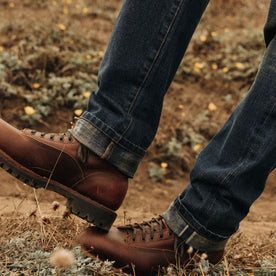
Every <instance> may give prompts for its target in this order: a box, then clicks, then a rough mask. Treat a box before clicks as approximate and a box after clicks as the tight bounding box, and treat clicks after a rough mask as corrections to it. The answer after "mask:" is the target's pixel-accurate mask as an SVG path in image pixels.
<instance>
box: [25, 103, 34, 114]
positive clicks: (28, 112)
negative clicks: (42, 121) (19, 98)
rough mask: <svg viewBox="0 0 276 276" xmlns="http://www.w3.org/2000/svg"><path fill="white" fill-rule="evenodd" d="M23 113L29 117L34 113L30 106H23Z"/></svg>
mask: <svg viewBox="0 0 276 276" xmlns="http://www.w3.org/2000/svg"><path fill="white" fill-rule="evenodd" d="M24 111H25V113H26V114H27V115H29V116H31V115H33V114H34V113H35V109H34V108H33V107H32V106H29V105H28V106H25V107H24Z"/></svg>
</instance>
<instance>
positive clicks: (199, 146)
mask: <svg viewBox="0 0 276 276" xmlns="http://www.w3.org/2000/svg"><path fill="white" fill-rule="evenodd" d="M202 149H203V146H202V145H201V144H197V145H195V146H194V147H193V150H194V151H199V150H202Z"/></svg>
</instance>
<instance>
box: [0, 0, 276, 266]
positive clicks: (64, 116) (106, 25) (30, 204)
mask: <svg viewBox="0 0 276 276" xmlns="http://www.w3.org/2000/svg"><path fill="white" fill-rule="evenodd" d="M0 2H1V1H0ZM2 2H3V1H2ZM15 2H16V1H15ZM88 2H89V1H88ZM90 2H91V3H90V4H91V5H94V6H99V7H101V8H102V10H103V11H104V10H105V9H106V7H108V8H109V10H112V11H113V12H114V13H115V14H116V13H118V11H119V8H120V5H121V1H119V2H117V1H111V0H104V1H90ZM222 2H223V1H222ZM249 2H250V3H252V2H254V5H255V6H254V5H250V4H248V3H249ZM225 3H228V4H225V5H226V6H224V5H223V4H216V5H215V4H211V5H210V6H209V7H208V9H207V12H206V14H205V16H204V17H203V19H202V21H201V23H200V26H199V29H198V30H197V32H196V34H195V39H197V38H198V37H199V35H200V34H201V33H202V32H203V30H204V29H208V30H213V31H215V32H217V33H220V32H223V30H224V29H225V28H231V29H232V30H239V29H242V28H244V27H245V26H247V27H248V28H249V29H250V28H252V29H255V28H260V29H261V28H262V26H263V24H264V22H265V18H266V13H267V9H268V4H269V1H252V0H250V1H225ZM230 4H232V6H231V5H230ZM252 6H254V7H252ZM234 7H237V8H236V9H234ZM15 12H16V11H15ZM4 13H5V11H4V10H1V11H0V17H1V18H3V15H4ZM42 14H43V10H41V11H39V10H36V13H32V11H31V10H30V9H28V7H27V8H26V10H23V11H22V9H21V12H19V13H18V11H17V16H16V17H17V19H16V20H19V18H20V17H22V18H23V17H24V18H25V17H26V15H28V16H31V20H34V21H35V20H36V19H37V18H39V17H40V16H42ZM103 14H104V13H100V14H94V15H93V14H92V15H91V16H89V17H84V18H78V19H77V20H79V21H80V22H81V24H82V25H83V27H84V28H87V29H88V28H89V27H91V26H92V27H93V28H94V29H95V30H96V35H97V41H98V45H99V47H101V48H102V49H103V50H104V48H105V46H106V43H107V42H108V38H109V36H110V33H111V30H112V25H113V24H114V20H115V19H114V18H113V17H112V18H110V17H104V16H103ZM243 14H246V15H247V16H243ZM13 16H15V15H14V14H13V11H10V12H9V18H10V19H9V20H12V18H13ZM249 17H250V18H251V21H250V22H248V20H249ZM227 18H228V19H227ZM1 20H3V19H1ZM6 20H8V19H6ZM218 22H219V23H218ZM248 88H249V85H248V84H247V83H246V85H244V84H243V81H242V80H240V81H236V82H234V83H229V82H227V83H226V82H223V81H218V80H216V81H214V82H213V81H212V80H210V81H209V82H207V81H201V80H199V81H197V82H195V81H189V80H188V81H186V82H184V81H179V80H178V79H177V80H175V81H174V82H173V83H172V85H171V87H170V89H169V91H168V93H167V95H166V98H165V103H164V108H163V113H162V118H161V122H160V128H159V130H158V133H157V136H156V139H155V141H154V142H153V144H152V145H151V147H150V148H149V151H148V153H147V155H146V157H145V158H144V160H143V162H142V164H141V165H140V167H139V169H138V171H137V174H136V176H135V178H134V179H132V180H130V185H129V191H128V194H127V196H126V199H125V201H124V203H123V205H122V207H121V208H120V209H119V211H118V218H117V220H116V222H115V224H116V225H119V224H123V223H130V222H141V221H142V220H146V219H150V218H151V217H154V216H157V215H158V214H161V213H162V212H163V211H165V210H166V209H167V208H168V206H169V204H170V203H171V201H173V200H174V198H175V197H176V196H177V195H178V194H179V193H180V192H181V191H182V190H183V189H184V188H185V186H186V185H187V184H188V183H189V171H190V170H191V168H192V166H193V163H194V160H195V157H196V154H195V153H194V152H193V153H191V152H190V151H188V152H183V159H184V161H185V162H184V163H185V164H184V165H182V166H179V165H178V164H177V165H175V167H174V164H175V163H174V162H171V163H170V162H169V161H168V160H166V159H165V160H164V159H163V158H165V157H164V155H162V151H160V148H162V145H164V144H166V143H167V142H168V141H169V140H170V137H176V136H177V134H176V129H178V128H180V127H181V126H183V125H186V126H190V127H193V128H194V129H195V130H199V131H201V133H204V134H205V137H207V138H209V139H210V138H211V137H212V136H213V135H214V134H215V133H216V131H217V130H218V129H219V128H220V127H221V126H222V125H223V123H224V122H225V120H226V119H227V118H228V116H229V115H230V113H231V111H232V110H233V109H234V107H235V105H236V104H237V103H238V102H239V101H240V99H241V98H242V97H243V95H244V93H245V92H246V91H247V90H248ZM229 93H231V95H232V99H233V102H232V103H231V104H229V103H225V101H223V100H222V96H226V95H228V94H229ZM218 95H220V96H219V97H218ZM210 102H214V103H215V104H216V106H217V110H216V111H214V112H212V113H211V115H209V119H208V120H207V121H205V122H204V123H203V124H202V125H200V126H196V125H194V124H195V122H194V118H195V117H196V115H197V114H198V113H199V112H201V111H202V110H204V109H207V108H208V104H209V103H210ZM25 104H26V103H25V102H24V100H22V99H16V106H15V101H14V100H11V99H0V116H1V117H2V118H3V119H5V120H7V121H8V122H9V123H11V124H13V125H14V126H16V127H19V128H21V127H26V123H25V122H21V121H19V120H18V117H17V116H15V115H14V114H15V110H16V109H18V108H20V106H21V107H23V106H24V105H25ZM183 112H185V116H182V115H183ZM56 115H58V116H56ZM72 117H73V116H72V110H68V109H61V110H59V111H57V113H56V114H55V116H53V115H50V116H49V117H48V118H46V119H45V120H44V123H42V124H36V125H35V128H36V129H39V130H43V131H51V132H61V131H66V129H67V128H68V127H69V126H70V124H69V123H70V121H71V119H72ZM53 118H55V119H54V120H53ZM52 122H54V123H52ZM172 126H173V127H172ZM183 150H184V151H185V148H184V149H183ZM152 162H155V163H161V162H168V163H169V166H170V167H169V168H168V173H167V174H166V175H165V177H164V178H163V179H162V180H161V182H155V181H154V180H153V179H152V178H150V177H149V173H148V170H149V168H150V166H151V163H152ZM36 198H37V199H36ZM37 200H38V201H39V207H40V209H41V213H42V214H48V215H51V216H53V217H54V216H56V217H61V215H62V212H63V211H64V208H61V210H60V211H59V212H58V213H56V212H55V213H54V212H53V211H52V208H51V206H52V202H53V201H55V200H56V201H59V202H61V203H65V199H64V198H62V197H61V196H59V195H56V194H54V193H52V192H49V191H44V190H42V191H41V190H40V191H37V192H36V195H35V194H34V191H33V189H31V188H29V187H28V186H26V185H23V184H22V183H20V182H19V181H17V180H16V179H14V178H12V177H11V176H10V175H9V174H7V173H6V172H5V171H3V170H0V223H1V231H3V229H4V228H5V226H7V227H8V225H9V221H10V220H11V219H12V218H14V217H22V218H24V217H26V215H27V214H30V213H31V212H32V210H34V209H36V208H37ZM84 226H85V225H83V227H84ZM79 231H81V229H79ZM2 235H3V233H2ZM4 235H5V233H4ZM226 255H227V256H228V260H229V262H230V263H232V264H233V266H235V267H240V266H243V267H248V269H249V270H248V271H250V267H256V266H258V261H259V260H260V261H263V260H265V259H275V256H276V172H275V171H274V172H273V173H272V174H271V175H270V176H269V178H268V181H267V185H266V188H265V190H264V192H263V194H262V195H261V197H260V198H259V199H258V200H257V201H256V202H255V203H254V204H253V206H252V208H251V209H250V213H249V214H248V216H247V217H246V218H245V219H244V220H243V221H242V223H241V225H240V229H239V230H238V232H237V233H236V234H235V235H234V236H233V237H232V238H231V239H230V241H229V243H228V245H227V249H226Z"/></svg>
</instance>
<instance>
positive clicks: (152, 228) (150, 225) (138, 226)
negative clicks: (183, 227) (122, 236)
mask: <svg viewBox="0 0 276 276" xmlns="http://www.w3.org/2000/svg"><path fill="white" fill-rule="evenodd" d="M162 219H163V218H162V217H161V216H160V217H158V218H152V219H151V220H150V221H144V222H142V223H134V224H129V225H126V227H127V228H130V230H131V232H132V241H133V242H135V241H136V236H137V233H138V231H139V230H141V231H142V241H145V240H146V235H147V233H148V232H147V230H148V229H149V233H150V239H151V240H154V233H155V232H156V231H157V229H158V228H159V238H160V239H163V237H164V234H163V230H164V229H165V228H166V227H165V225H164V223H163V220H162ZM156 226H157V229H156ZM122 228H123V227H122ZM169 235H170V236H171V235H172V231H171V230H169Z"/></svg>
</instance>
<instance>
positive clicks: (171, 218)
mask: <svg viewBox="0 0 276 276" xmlns="http://www.w3.org/2000/svg"><path fill="white" fill-rule="evenodd" d="M162 216H163V217H164V219H165V221H166V223H167V225H168V227H169V228H170V229H171V230H172V231H173V232H174V233H175V234H176V235H177V236H178V237H179V238H180V239H181V240H183V241H185V243H187V244H188V245H190V246H192V247H193V248H194V249H197V250H200V251H204V252H215V251H221V250H223V249H224V248H225V245H226V243H227V241H228V239H224V240H218V241H216V240H211V239H208V238H206V237H204V236H202V235H200V234H199V233H198V232H197V231H196V230H195V229H194V228H193V227H192V226H190V225H189V224H188V222H187V221H186V220H185V219H184V217H183V216H182V215H181V214H180V212H179V210H178V209H177V207H176V206H175V204H174V203H172V204H171V206H170V207H169V209H168V210H167V211H166V212H165V213H163V215H162Z"/></svg>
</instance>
